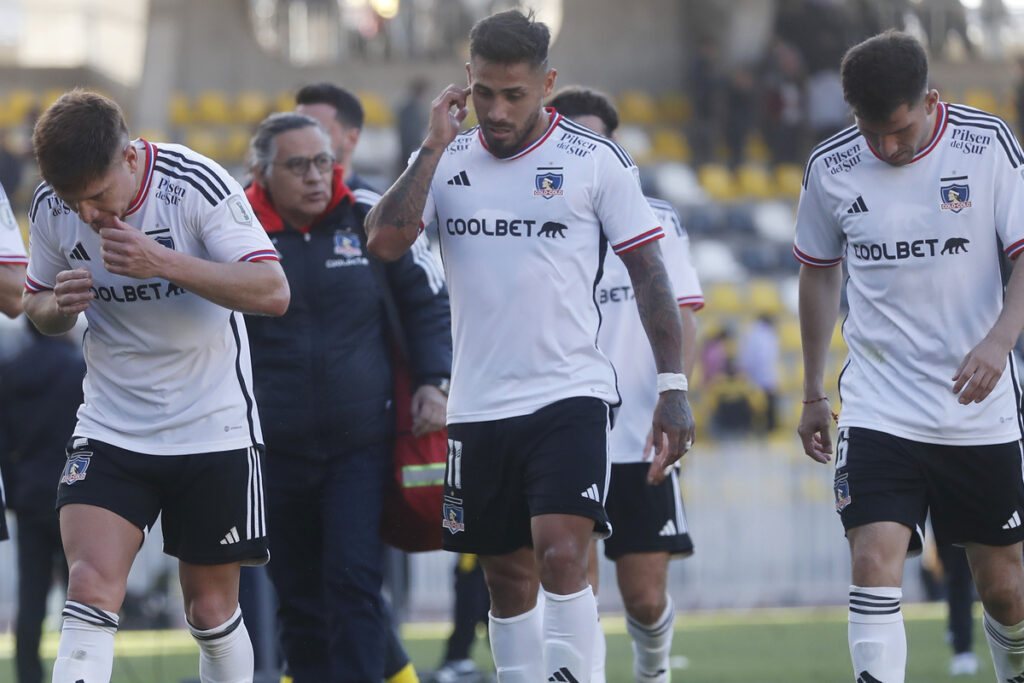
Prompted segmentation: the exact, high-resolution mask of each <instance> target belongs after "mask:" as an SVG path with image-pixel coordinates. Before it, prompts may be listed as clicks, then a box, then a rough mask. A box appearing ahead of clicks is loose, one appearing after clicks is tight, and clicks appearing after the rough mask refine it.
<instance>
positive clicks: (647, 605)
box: [622, 590, 666, 626]
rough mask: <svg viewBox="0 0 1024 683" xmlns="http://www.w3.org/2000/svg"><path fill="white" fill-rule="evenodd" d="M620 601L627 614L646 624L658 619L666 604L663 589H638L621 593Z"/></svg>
mask: <svg viewBox="0 0 1024 683" xmlns="http://www.w3.org/2000/svg"><path fill="white" fill-rule="evenodd" d="M622 601H623V603H624V604H625V607H626V612H628V613H629V616H631V617H633V619H634V620H635V621H639V622H640V623H641V624H644V625H647V626H649V625H651V624H654V623H655V622H657V621H658V619H659V618H660V617H661V615H662V613H663V612H664V611H665V605H666V600H665V593H664V591H658V590H638V591H633V592H630V593H623V595H622Z"/></svg>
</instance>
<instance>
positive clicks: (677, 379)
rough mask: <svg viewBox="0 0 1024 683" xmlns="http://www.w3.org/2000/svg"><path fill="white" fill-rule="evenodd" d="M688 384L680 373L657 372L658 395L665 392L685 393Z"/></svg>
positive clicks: (684, 376)
mask: <svg viewBox="0 0 1024 683" xmlns="http://www.w3.org/2000/svg"><path fill="white" fill-rule="evenodd" d="M689 386H690V384H689V382H687V381H686V375H684V374H683V373H681V372H659V373H658V393H659V394H660V393H662V392H665V391H686V390H687V389H688V388H689Z"/></svg>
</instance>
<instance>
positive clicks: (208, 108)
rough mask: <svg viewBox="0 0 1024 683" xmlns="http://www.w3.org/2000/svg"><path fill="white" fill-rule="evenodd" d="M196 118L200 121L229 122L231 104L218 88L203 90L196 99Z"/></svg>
mask: <svg viewBox="0 0 1024 683" xmlns="http://www.w3.org/2000/svg"><path fill="white" fill-rule="evenodd" d="M196 119H197V120H198V121H199V122H201V123H231V105H230V104H229V103H228V98H227V96H226V95H225V94H224V93H223V92H221V91H220V90H204V91H203V92H201V93H199V97H198V98H197V99H196Z"/></svg>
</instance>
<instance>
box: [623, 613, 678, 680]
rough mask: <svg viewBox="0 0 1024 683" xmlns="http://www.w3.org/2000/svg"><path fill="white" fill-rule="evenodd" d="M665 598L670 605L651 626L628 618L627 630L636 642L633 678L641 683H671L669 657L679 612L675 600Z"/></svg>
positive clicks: (634, 642)
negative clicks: (648, 682)
mask: <svg viewBox="0 0 1024 683" xmlns="http://www.w3.org/2000/svg"><path fill="white" fill-rule="evenodd" d="M665 597H666V598H667V601H668V604H666V605H665V611H664V612H662V613H661V616H660V617H658V619H657V620H656V621H655V622H654V623H653V624H651V625H650V626H647V625H646V624H641V623H640V622H639V621H636V620H635V619H633V617H631V616H629V615H628V614H627V615H626V630H627V631H629V635H630V636H631V637H632V638H633V675H634V676H635V677H636V680H637V681H644V682H645V683H646V682H647V681H650V682H651V683H668V681H669V678H670V676H671V672H670V671H669V663H668V657H669V653H670V652H671V651H672V629H673V627H674V626H675V620H676V610H675V603H673V602H672V596H670V595H666V596H665Z"/></svg>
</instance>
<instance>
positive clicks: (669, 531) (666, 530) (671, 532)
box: [658, 519, 679, 536]
mask: <svg viewBox="0 0 1024 683" xmlns="http://www.w3.org/2000/svg"><path fill="white" fill-rule="evenodd" d="M678 533H679V532H678V531H677V530H676V523H675V522H673V521H672V520H671V519H670V520H668V521H667V522H665V526H663V527H661V531H659V532H658V535H659V536H675V535H676V534H678Z"/></svg>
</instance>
